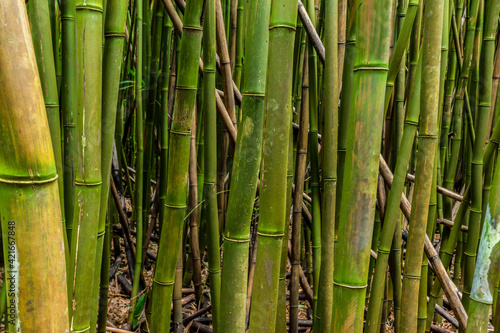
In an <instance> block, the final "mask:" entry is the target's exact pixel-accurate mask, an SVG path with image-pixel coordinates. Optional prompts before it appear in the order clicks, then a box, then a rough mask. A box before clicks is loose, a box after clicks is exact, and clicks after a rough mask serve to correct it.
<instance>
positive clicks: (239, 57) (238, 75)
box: [233, 0, 246, 88]
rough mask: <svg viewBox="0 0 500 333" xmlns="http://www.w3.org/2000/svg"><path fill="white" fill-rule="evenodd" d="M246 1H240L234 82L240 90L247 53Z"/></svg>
mask: <svg viewBox="0 0 500 333" xmlns="http://www.w3.org/2000/svg"><path fill="white" fill-rule="evenodd" d="M245 27H246V24H245V0H238V8H237V27H236V55H235V63H234V69H233V80H234V83H235V84H236V86H237V87H238V88H240V87H241V79H242V74H243V56H244V53H245V47H244V40H245Z"/></svg>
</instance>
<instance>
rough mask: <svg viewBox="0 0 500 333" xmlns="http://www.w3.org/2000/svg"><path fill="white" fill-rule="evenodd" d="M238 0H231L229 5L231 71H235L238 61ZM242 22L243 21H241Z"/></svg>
mask: <svg viewBox="0 0 500 333" xmlns="http://www.w3.org/2000/svg"><path fill="white" fill-rule="evenodd" d="M238 2H239V1H238V0H230V1H229V2H228V5H229V6H230V8H229V12H230V17H229V25H230V28H231V30H230V31H228V35H229V38H228V44H229V46H228V47H229V59H230V61H231V73H234V65H235V63H236V45H237V41H236V35H237V33H238ZM240 23H241V22H240Z"/></svg>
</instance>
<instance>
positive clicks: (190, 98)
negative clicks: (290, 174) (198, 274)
mask: <svg viewBox="0 0 500 333" xmlns="http://www.w3.org/2000/svg"><path fill="white" fill-rule="evenodd" d="M202 7H203V2H202V1H199V0H188V1H187V3H186V15H184V21H183V24H184V26H183V30H182V31H183V38H182V39H181V46H180V53H179V59H182V60H183V61H179V66H178V74H177V75H178V76H177V82H176V91H175V103H174V109H173V114H172V128H171V132H170V140H169V152H170V153H169V156H168V166H169V168H168V173H167V174H168V176H167V183H168V184H169V186H168V187H167V192H166V198H165V206H164V207H162V209H164V210H165V211H164V215H163V216H164V221H161V222H160V223H162V224H163V229H164V230H169V232H168V233H166V232H162V233H161V236H160V244H159V245H160V246H159V251H158V258H157V263H156V271H155V277H154V287H153V312H152V317H151V320H152V322H151V329H152V331H155V332H160V331H166V330H168V329H169V328H170V311H169V308H170V303H171V300H172V291H173V282H174V274H175V266H176V262H177V256H178V251H179V247H180V235H181V232H182V221H183V219H184V214H185V209H186V191H187V178H188V165H189V141H190V130H191V125H192V116H193V112H194V108H195V99H196V88H197V83H198V66H199V53H200V42H201V38H202V30H201V27H200V21H199V20H200V16H201V11H202Z"/></svg>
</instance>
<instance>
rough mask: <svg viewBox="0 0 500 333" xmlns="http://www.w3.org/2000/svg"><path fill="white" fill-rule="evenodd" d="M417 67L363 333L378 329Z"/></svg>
mask: <svg viewBox="0 0 500 333" xmlns="http://www.w3.org/2000/svg"><path fill="white" fill-rule="evenodd" d="M421 66H422V65H421V61H419V66H418V68H417V71H416V77H415V81H414V82H413V84H412V87H411V89H410V93H409V99H408V108H407V111H406V119H405V127H404V131H403V138H402V139H401V146H400V148H399V152H398V157H397V160H396V166H395V168H394V180H393V183H392V185H391V191H390V192H389V196H388V199H387V206H386V214H385V217H384V221H385V223H384V229H383V230H382V234H381V238H380V244H379V247H378V249H377V261H376V264H375V274H374V278H373V281H372V289H371V291H370V302H369V306H368V314H367V317H366V332H367V333H368V332H376V331H377V330H378V328H379V326H378V321H379V318H380V314H381V308H380V300H381V299H382V296H383V292H384V288H383V284H384V283H383V281H384V279H385V272H386V269H387V263H388V260H389V253H390V250H391V248H390V246H391V244H392V239H393V237H394V235H395V229H396V226H397V220H396V217H397V215H398V214H399V205H400V202H401V195H402V193H403V190H404V186H405V181H406V171H407V167H408V162H409V160H410V157H411V152H412V147H413V141H414V139H415V134H416V132H417V126H418V120H419V115H420V90H421V87H420V83H421ZM396 279H397V277H396Z"/></svg>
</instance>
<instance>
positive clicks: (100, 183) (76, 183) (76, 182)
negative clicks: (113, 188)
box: [75, 180, 102, 187]
mask: <svg viewBox="0 0 500 333" xmlns="http://www.w3.org/2000/svg"><path fill="white" fill-rule="evenodd" d="M75 185H78V186H89V187H90V186H99V185H102V182H95V183H87V182H79V181H76V180H75Z"/></svg>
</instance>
